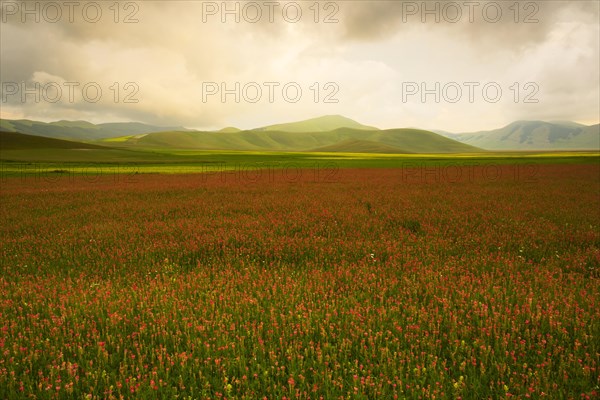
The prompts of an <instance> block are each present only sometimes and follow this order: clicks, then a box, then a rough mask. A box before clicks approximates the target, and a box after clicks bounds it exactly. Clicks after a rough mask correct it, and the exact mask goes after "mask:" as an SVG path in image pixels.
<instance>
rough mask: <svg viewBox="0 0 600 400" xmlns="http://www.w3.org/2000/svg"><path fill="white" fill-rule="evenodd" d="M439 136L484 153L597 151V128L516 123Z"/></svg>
mask: <svg viewBox="0 0 600 400" xmlns="http://www.w3.org/2000/svg"><path fill="white" fill-rule="evenodd" d="M436 132H437V133H439V134H440V135H443V136H446V137H448V138H451V139H454V140H457V141H459V142H461V143H466V144H470V145H472V146H476V147H480V148H482V149H486V150H600V125H598V124H596V125H590V126H587V125H582V124H578V123H576V122H570V121H557V122H545V121H516V122H513V123H511V124H509V125H507V126H505V127H503V128H500V129H495V130H492V131H481V132H471V133H461V134H456V133H448V132H443V131H436Z"/></svg>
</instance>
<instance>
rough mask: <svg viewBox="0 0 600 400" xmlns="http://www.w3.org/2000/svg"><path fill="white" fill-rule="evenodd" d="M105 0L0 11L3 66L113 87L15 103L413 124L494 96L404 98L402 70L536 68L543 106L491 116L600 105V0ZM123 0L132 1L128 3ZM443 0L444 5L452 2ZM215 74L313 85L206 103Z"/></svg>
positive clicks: (12, 107)
mask: <svg viewBox="0 0 600 400" xmlns="http://www.w3.org/2000/svg"><path fill="white" fill-rule="evenodd" d="M17 3H18V4H22V2H17ZM29 3H30V4H32V3H35V2H29ZM37 3H40V4H41V2H37ZM83 3H85V2H81V4H83ZM99 3H100V4H101V5H102V7H103V8H102V9H103V19H102V20H101V21H99V22H97V23H90V22H89V21H86V20H85V19H84V18H81V15H79V16H78V15H77V14H76V15H75V17H76V18H75V21H74V22H70V21H68V20H67V19H66V18H64V19H62V20H61V21H59V22H57V23H48V22H47V21H43V20H42V21H40V23H31V21H29V22H27V23H22V22H21V21H20V19H19V18H14V17H15V16H6V17H7V22H6V23H4V22H3V23H1V24H0V29H1V35H0V50H1V53H2V57H1V61H0V79H1V80H2V82H7V81H11V82H12V81H14V82H21V81H26V82H30V83H31V82H33V81H35V80H36V79H38V80H39V79H46V80H48V79H54V80H56V81H60V82H64V81H77V82H80V83H81V84H85V83H86V82H98V84H100V85H101V86H102V88H103V90H104V96H103V97H102V99H101V100H100V101H98V102H96V103H89V102H85V101H84V102H82V101H76V102H68V101H64V99H63V101H58V102H56V103H50V102H40V103H31V102H26V103H23V102H21V101H20V100H19V99H18V98H16V97H15V96H13V97H12V98H11V99H10V100H9V101H8V102H4V103H2V115H11V116H13V115H20V116H23V117H28V118H33V119H35V118H45V119H62V118H69V119H89V120H92V121H106V120H141V121H145V122H150V123H155V124H164V125H179V124H183V125H186V126H191V127H218V126H222V125H234V124H236V123H240V124H246V125H245V126H246V127H250V126H257V125H265V124H268V123H270V122H273V119H274V116H277V117H278V118H279V120H281V119H287V118H288V117H289V118H302V117H311V116H315V115H318V114H323V113H341V114H346V115H348V116H350V117H356V118H364V119H365V121H366V122H368V123H371V124H374V125H382V126H402V125H403V124H404V123H405V121H410V124H411V125H419V121H418V120H417V117H418V116H424V117H423V118H425V120H424V121H426V122H432V121H434V122H435V123H436V124H439V125H440V126H442V127H443V128H447V129H448V130H451V129H455V130H461V129H463V128H462V126H465V125H466V124H468V123H473V121H472V118H470V117H469V115H472V114H473V113H474V111H473V110H474V109H477V107H478V106H480V105H477V104H475V105H470V104H466V105H462V106H459V105H457V106H451V107H450V106H449V105H443V104H442V105H438V104H413V105H402V104H399V101H400V99H401V92H400V89H399V88H401V84H402V81H403V80H406V79H409V78H410V79H423V80H431V79H436V80H445V81H454V80H472V79H484V78H485V79H498V80H502V81H503V82H508V83H507V84H508V85H510V82H511V81H514V80H519V81H523V82H526V81H528V80H532V79H535V80H536V81H537V82H538V83H539V84H540V86H541V87H543V88H544V97H543V106H542V104H540V105H539V106H538V107H537V108H536V107H520V106H519V105H514V104H498V105H496V106H494V107H491V106H489V107H488V106H487V105H486V107H482V110H484V111H485V110H488V111H489V112H491V113H493V115H492V114H490V115H489V117H487V120H489V121H496V120H499V119H500V118H505V119H511V118H513V116H518V118H523V115H522V114H523V113H531V114H536V113H537V114H538V115H542V114H543V115H544V116H545V115H551V114H552V113H561V115H562V116H561V119H568V115H563V114H565V110H571V115H572V117H571V118H572V119H576V118H579V119H586V118H587V119H593V118H597V108H593V106H594V105H596V104H597V102H598V101H597V99H598V75H597V71H598V68H599V61H598V57H599V56H598V48H599V47H600V44H599V39H598V36H599V34H598V15H599V13H598V8H599V7H598V3H597V2H592V1H575V2H555V1H552V2H521V3H520V7H519V10H520V15H519V18H520V20H522V19H523V18H525V17H526V16H527V15H528V12H531V11H536V9H534V8H531V6H527V4H537V5H539V10H537V11H536V14H535V15H534V16H533V17H534V18H537V19H538V20H539V22H538V23H531V24H526V23H517V24H516V23H515V22H514V20H513V19H514V13H513V11H512V10H510V9H508V7H509V6H512V5H513V4H514V2H513V1H508V2H498V3H499V4H502V10H503V16H502V18H500V20H499V21H498V22H497V23H490V22H487V21H485V20H484V19H483V17H482V15H481V9H482V8H483V7H484V5H485V4H492V3H494V2H489V1H488V2H479V4H480V6H479V7H478V8H477V9H476V10H479V13H476V14H475V15H474V18H475V22H473V23H470V22H469V21H468V15H463V18H462V19H461V20H460V22H457V23H455V24H453V23H449V22H445V21H443V18H442V21H440V23H435V22H432V18H434V16H431V15H430V16H428V18H429V22H428V23H422V22H421V21H420V16H419V15H406V11H407V10H410V8H407V4H416V5H417V6H418V7H421V5H422V1H418V2H398V1H348V2H342V1H339V2H335V3H333V2H321V3H320V8H319V15H318V17H319V23H315V22H314V20H313V19H314V17H315V14H314V9H310V8H309V7H311V6H313V4H314V3H313V2H299V3H297V4H300V6H301V7H302V11H303V15H302V19H301V21H299V22H297V23H290V22H289V21H286V20H284V19H283V18H282V13H281V9H283V7H284V5H285V4H287V3H285V2H281V3H279V5H278V7H279V8H278V12H276V13H275V15H274V17H275V18H274V19H275V20H274V22H273V23H271V22H269V21H268V19H267V18H266V17H265V16H263V19H261V20H260V21H259V22H258V23H252V22H248V21H244V20H243V18H242V20H241V21H240V23H233V22H232V20H231V16H230V17H228V18H229V20H228V22H227V23H222V22H221V16H220V15H215V16H210V18H208V19H207V21H206V22H203V14H202V10H203V9H202V7H203V2H187V1H183V2H168V1H150V2H136V3H135V4H137V5H138V6H139V8H138V9H136V10H134V11H136V13H135V15H133V17H135V18H137V19H138V22H136V23H131V24H125V23H122V19H123V18H124V17H125V16H126V15H127V11H128V12H131V11H132V10H133V9H127V10H125V9H121V10H120V14H119V18H120V21H119V22H118V23H115V22H114V21H113V17H114V15H113V14H112V12H113V11H111V10H110V9H109V8H108V7H110V6H112V5H113V4H114V3H113V2H99ZM204 3H205V2H204ZM247 3H248V2H246V3H239V4H240V7H244V4H247ZM329 3H331V4H335V5H337V6H338V7H339V10H337V8H335V7H334V6H333V5H331V4H330V5H328V4H329ZM456 3H457V4H459V5H460V4H463V3H464V2H462V1H459V2H456ZM3 4H4V3H3ZM120 4H121V6H122V7H124V4H127V3H126V2H125V3H120ZM215 4H217V5H220V4H221V2H220V1H219V2H216V3H215ZM228 4H232V3H231V2H230V3H228ZM258 4H261V2H260V1H259V2H258ZM432 4H433V5H432ZM438 4H439V7H443V6H444V4H448V2H439V3H438ZM434 6H435V2H428V6H427V7H429V8H433V7H434ZM489 7H493V6H489ZM528 7H529V8H528ZM490 10H491V9H490ZM332 11H337V12H336V13H335V15H332V17H333V18H336V19H337V22H334V23H327V24H326V23H323V18H325V17H326V16H327V15H329V14H330V13H331V12H332ZM417 11H419V10H417ZM462 11H463V13H465V12H467V8H465V7H462ZM263 12H264V10H263ZM490 12H491V11H490ZM4 17H5V15H4V14H3V15H0V18H4ZM9 17H10V18H9ZM17 17H19V16H18V15H17ZM442 17H443V16H442ZM450 17H452V15H450ZM403 18H405V19H406V20H403ZM206 81H215V82H223V81H225V82H230V83H231V82H236V81H237V82H241V83H242V84H243V83H244V82H259V83H261V82H266V81H278V82H281V83H285V82H289V81H297V82H301V83H302V84H303V85H304V88H305V96H304V97H305V98H303V101H301V102H299V103H297V104H288V103H285V102H282V101H281V100H279V101H275V102H274V103H269V102H265V101H263V102H261V103H258V104H248V103H247V102H246V103H245V102H243V101H242V102H240V103H236V102H234V101H227V102H226V103H221V102H219V101H213V102H208V103H205V102H203V101H202V96H201V94H202V84H203V82H206ZM328 81H334V82H336V83H337V84H338V85H339V87H340V93H339V95H338V98H339V100H340V101H339V103H337V104H335V105H331V104H323V103H318V102H314V101H312V100H311V99H312V97H311V95H312V93H311V91H310V90H309V89H308V87H309V86H310V85H312V84H313V83H314V82H321V83H324V82H328ZM114 82H118V83H119V87H120V90H121V92H120V95H121V96H123V95H125V94H127V91H125V90H124V87H123V85H124V84H126V83H127V82H134V83H136V84H137V85H138V86H139V91H138V93H137V95H136V96H137V98H138V99H139V101H138V102H137V103H124V102H122V101H118V102H115V101H113V99H112V97H111V95H112V94H113V93H112V92H111V90H110V87H111V85H113V84H114ZM578 96H579V98H582V99H586V103H585V104H583V105H582V106H581V107H579V109H578V110H575V109H574V108H570V107H564V105H562V103H563V102H564V101H566V100H567V99H569V100H568V101H569V102H572V99H574V98H577V97H578ZM121 100H122V98H121ZM541 100H542V99H541ZM461 107H462V108H461ZM448 109H452V110H453V111H452V113H449V112H448V111H447V110H448ZM524 110H525V111H524ZM482 112H483V111H482ZM486 112H487V111H486ZM476 114H477V113H476ZM480 115H485V114H480ZM375 116H376V117H375ZM499 116H502V117H499ZM434 117H435V118H434ZM378 120H380V121H382V122H381V123H378ZM503 122H505V121H501V123H503ZM507 122H510V121H507ZM478 123H483V122H478ZM492 123H496V122H492ZM479 128H480V127H479V126H474V127H473V129H469V128H468V127H465V128H464V129H465V130H476V129H479Z"/></svg>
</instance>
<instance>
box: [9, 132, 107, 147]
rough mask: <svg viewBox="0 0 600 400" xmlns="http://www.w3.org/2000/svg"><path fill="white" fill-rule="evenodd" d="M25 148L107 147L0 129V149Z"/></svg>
mask: <svg viewBox="0 0 600 400" xmlns="http://www.w3.org/2000/svg"><path fill="white" fill-rule="evenodd" d="M25 149H79V150H90V149H95V150H106V149H107V147H105V146H98V145H95V144H89V143H81V142H72V141H69V140H61V139H52V138H47V137H42V136H34V135H26V134H23V133H17V132H3V131H0V151H5V150H25Z"/></svg>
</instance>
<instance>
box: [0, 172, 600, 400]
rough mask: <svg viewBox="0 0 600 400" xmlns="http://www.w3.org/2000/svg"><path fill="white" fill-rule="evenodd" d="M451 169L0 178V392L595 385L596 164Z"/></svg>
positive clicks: (598, 364)
mask: <svg viewBox="0 0 600 400" xmlns="http://www.w3.org/2000/svg"><path fill="white" fill-rule="evenodd" d="M457 172H460V171H458V170H457V168H456V167H455V168H454V169H452V170H451V169H449V168H448V169H444V168H442V167H437V168H431V167H430V168H419V167H418V166H417V167H415V168H414V169H411V170H408V169H405V168H397V169H340V170H337V171H336V172H335V174H334V175H332V176H328V177H327V179H322V177H320V176H319V175H318V174H314V173H313V172H312V171H309V170H298V171H295V174H294V176H293V177H291V178H290V176H289V175H285V176H284V175H282V174H279V173H272V174H258V173H255V174H254V175H252V176H241V175H237V176H236V175H233V174H232V175H227V174H222V175H219V174H212V175H210V174H204V175H202V174H196V175H193V174H190V175H150V174H148V175H144V174H141V175H137V176H130V177H127V179H125V178H124V177H122V176H121V177H119V176H118V175H114V176H104V177H94V179H90V178H89V177H88V178H86V177H73V176H65V177H53V178H50V177H46V178H42V177H26V178H23V177H21V178H18V177H12V178H6V179H4V180H3V181H2V182H1V184H2V192H1V196H0V216H1V218H2V224H1V226H0V231H1V235H2V247H1V253H0V256H1V260H2V265H1V274H0V398H1V399H17V398H37V399H55V398H78V399H81V398H88V399H119V398H179V399H205V398H207V399H208V398H210V399H213V398H216V399H218V398H223V399H224V398H227V399H256V398H267V399H283V398H286V399H292V398H300V399H320V398H323V399H331V398H340V399H341V398H344V399H375V398H380V399H394V398H399V399H405V398H406V399H446V398H449V399H453V398H462V399H497V398H505V397H516V398H536V399H537V398H541V397H546V398H553V399H563V398H565V399H567V398H571V399H595V398H598V397H599V395H600V389H599V385H600V378H599V377H600V273H599V271H600V232H599V226H600V207H599V204H600V170H599V168H598V164H594V165H539V166H537V167H535V168H533V169H532V170H530V171H527V173H526V174H523V173H522V172H523V171H519V168H518V167H516V166H511V165H506V166H501V167H500V166H499V167H494V168H493V169H491V170H490V169H489V168H487V169H486V168H485V167H470V168H469V170H468V171H462V172H464V173H462V172H461V173H460V174H457Z"/></svg>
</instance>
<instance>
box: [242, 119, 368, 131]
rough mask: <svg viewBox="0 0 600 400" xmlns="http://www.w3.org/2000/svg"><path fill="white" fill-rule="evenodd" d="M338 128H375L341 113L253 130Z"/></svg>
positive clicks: (325, 129) (326, 129)
mask: <svg viewBox="0 0 600 400" xmlns="http://www.w3.org/2000/svg"><path fill="white" fill-rule="evenodd" d="M339 128H352V129H364V130H377V128H375V127H372V126H367V125H363V124H360V123H358V122H356V121H354V120H352V119H350V118H346V117H344V116H341V115H324V116H322V117H318V118H311V119H307V120H304V121H297V122H289V123H285V124H276V125H269V126H264V127H262V128H256V129H253V130H254V131H266V132H273V131H278V132H327V131H332V130H335V129H339Z"/></svg>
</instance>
